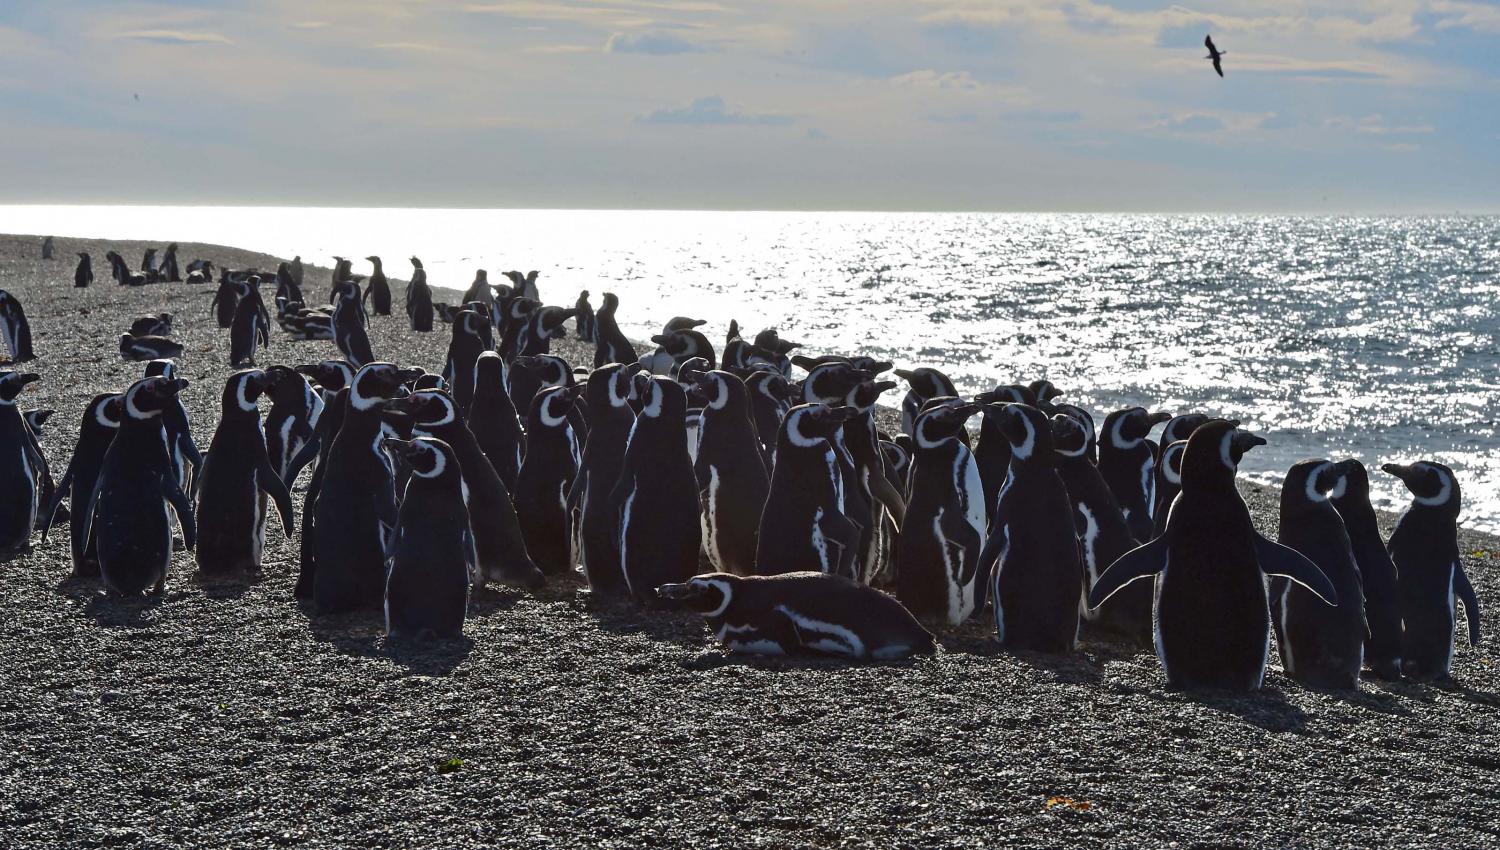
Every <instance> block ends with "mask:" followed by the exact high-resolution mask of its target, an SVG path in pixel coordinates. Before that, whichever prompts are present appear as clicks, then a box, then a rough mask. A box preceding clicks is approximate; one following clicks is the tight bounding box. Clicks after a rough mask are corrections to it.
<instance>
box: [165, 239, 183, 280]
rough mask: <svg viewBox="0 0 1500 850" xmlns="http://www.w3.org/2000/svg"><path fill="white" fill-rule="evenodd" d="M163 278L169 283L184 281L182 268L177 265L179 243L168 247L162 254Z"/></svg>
mask: <svg viewBox="0 0 1500 850" xmlns="http://www.w3.org/2000/svg"><path fill="white" fill-rule="evenodd" d="M160 268H161V279H162V280H164V281H167V282H168V283H181V282H182V269H181V267H179V266H178V265H177V243H176V242H173V243H172V244H170V245H168V246H167V247H166V250H164V251H163V252H162V256H161V267H160Z"/></svg>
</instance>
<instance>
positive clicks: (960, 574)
mask: <svg viewBox="0 0 1500 850" xmlns="http://www.w3.org/2000/svg"><path fill="white" fill-rule="evenodd" d="M978 412H979V405H977V404H973V403H969V402H964V401H960V400H959V399H956V398H955V399H947V400H938V401H933V402H931V403H930V404H929V405H928V407H927V409H925V410H923V411H922V412H920V413H918V414H917V418H916V422H915V423H913V428H914V430H913V431H912V441H913V443H915V445H916V452H915V453H914V455H913V457H912V470H911V498H910V500H909V501H908V502H907V506H906V522H905V524H904V525H902V527H901V532H900V534H899V536H898V537H897V540H896V562H897V563H898V564H900V570H899V572H898V573H897V576H896V598H897V599H899V600H901V604H903V605H905V606H906V607H907V609H908V610H910V611H911V612H912V613H913V614H915V615H916V616H917V618H918V619H920V620H924V621H928V622H938V623H943V624H945V625H949V626H956V625H958V624H960V623H962V622H963V621H964V620H967V619H968V618H969V615H970V614H973V613H974V604H975V596H976V594H975V588H974V578H975V575H976V574H977V573H978V569H979V555H980V552H981V550H982V549H983V548H984V535H985V522H986V521H985V515H984V487H983V485H982V484H981V482H980V478H979V466H978V464H976V463H975V462H974V455H973V454H972V453H971V452H970V451H969V447H968V446H965V445H964V444H963V443H962V442H960V441H959V439H958V432H959V431H962V430H963V427H964V422H966V421H968V419H969V417H970V416H973V415H974V414H975V413H978Z"/></svg>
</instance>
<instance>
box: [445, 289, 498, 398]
mask: <svg viewBox="0 0 1500 850" xmlns="http://www.w3.org/2000/svg"><path fill="white" fill-rule="evenodd" d="M488 321H489V320H488V319H486V318H485V317H483V316H481V315H480V314H478V313H476V312H474V311H473V310H460V311H459V312H458V315H456V316H455V317H454V319H453V336H452V338H450V339H449V340H448V358H447V360H446V361H445V362H444V363H443V380H445V381H447V382H448V386H449V387H451V388H452V390H453V400H454V401H456V402H458V409H459V410H460V411H463V412H465V413H467V412H468V410H469V405H470V403H472V402H473V400H474V362H475V361H476V360H478V359H479V355H480V354H482V353H484V351H486V350H487V349H486V346H485V344H484V337H482V336H480V333H479V331H480V327H481V326H482V325H487V324H488Z"/></svg>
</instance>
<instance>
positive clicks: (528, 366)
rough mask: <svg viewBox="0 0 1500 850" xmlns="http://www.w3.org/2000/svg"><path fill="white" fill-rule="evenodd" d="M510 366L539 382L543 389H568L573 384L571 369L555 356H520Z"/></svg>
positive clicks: (566, 362)
mask: <svg viewBox="0 0 1500 850" xmlns="http://www.w3.org/2000/svg"><path fill="white" fill-rule="evenodd" d="M511 365H512V366H514V367H515V368H517V369H524V370H525V371H526V372H528V373H530V374H531V375H532V376H534V377H535V378H536V379H537V380H539V381H541V382H542V386H544V387H570V386H573V383H574V381H573V367H572V366H570V365H568V361H566V360H564V359H562V358H561V357H558V356H557V355H555V354H535V355H522V356H520V357H517V358H516V359H515V360H514V361H513V362H512V364H511Z"/></svg>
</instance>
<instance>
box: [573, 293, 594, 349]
mask: <svg viewBox="0 0 1500 850" xmlns="http://www.w3.org/2000/svg"><path fill="white" fill-rule="evenodd" d="M573 311H574V312H573V328H574V330H575V331H576V332H577V333H578V341H579V342H586V343H588V344H590V345H594V344H597V343H598V342H599V337H598V331H597V330H596V328H595V324H594V305H592V304H590V303H589V291H588V290H587V289H585V290H584V291H582V292H580V293H578V301H577V302H575V303H574V304H573Z"/></svg>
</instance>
